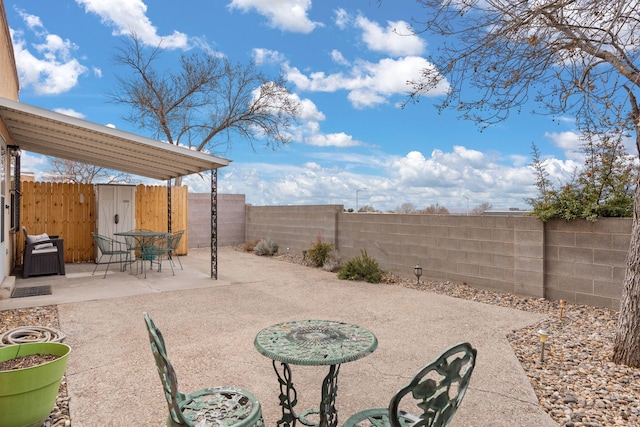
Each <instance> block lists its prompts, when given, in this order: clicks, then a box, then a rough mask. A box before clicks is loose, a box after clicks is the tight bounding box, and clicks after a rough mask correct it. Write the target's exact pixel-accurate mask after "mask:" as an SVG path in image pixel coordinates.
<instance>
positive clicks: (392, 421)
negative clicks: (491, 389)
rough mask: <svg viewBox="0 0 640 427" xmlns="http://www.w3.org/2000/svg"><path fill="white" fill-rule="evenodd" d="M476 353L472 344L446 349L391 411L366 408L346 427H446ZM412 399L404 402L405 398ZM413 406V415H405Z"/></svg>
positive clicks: (404, 391)
mask: <svg viewBox="0 0 640 427" xmlns="http://www.w3.org/2000/svg"><path fill="white" fill-rule="evenodd" d="M476 355H477V350H476V349H474V348H472V347H471V345H470V344H469V343H460V344H456V345H454V346H452V347H449V348H448V349H446V350H445V351H444V352H443V353H442V354H441V355H440V356H439V357H438V358H437V359H436V360H435V361H433V362H431V363H430V364H428V365H426V366H425V367H423V368H422V369H420V370H419V371H418V373H417V374H416V375H415V377H414V378H413V380H411V382H409V384H407V385H406V386H404V387H403V388H401V389H400V390H399V391H398V392H397V393H396V394H395V395H394V396H393V397H392V398H391V402H390V403H389V407H388V408H379V409H367V410H364V411H361V412H358V413H357V414H354V415H352V416H351V417H349V419H347V421H346V422H345V423H344V425H343V427H356V426H357V427H367V426H375V427H386V426H390V427H410V426H420V427H445V426H448V425H449V422H451V418H452V417H453V415H454V414H455V412H456V411H457V409H458V406H460V403H461V402H462V398H463V397H464V394H465V392H466V390H467V387H468V386H469V380H470V378H471V374H472V372H473V368H474V367H475V363H476ZM409 396H411V397H413V401H411V399H404V398H405V397H409ZM407 401H409V403H413V407H415V408H416V410H417V411H416V412H418V411H419V415H414V414H412V413H410V412H406V411H405V410H404V409H405V408H406V407H407Z"/></svg>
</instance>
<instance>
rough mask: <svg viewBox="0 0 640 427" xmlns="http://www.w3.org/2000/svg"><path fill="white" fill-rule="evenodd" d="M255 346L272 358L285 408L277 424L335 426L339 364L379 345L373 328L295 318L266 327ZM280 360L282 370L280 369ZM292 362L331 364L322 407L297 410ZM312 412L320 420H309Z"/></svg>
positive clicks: (323, 388)
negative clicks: (299, 411)
mask: <svg viewBox="0 0 640 427" xmlns="http://www.w3.org/2000/svg"><path fill="white" fill-rule="evenodd" d="M254 345H255V347H256V349H257V350H258V351H259V352H260V354H262V355H264V356H266V357H268V358H270V359H271V360H272V361H273V369H274V370H275V372H276V375H277V376H278V382H279V383H280V405H281V407H282V418H281V419H280V420H279V421H278V426H280V425H284V426H285V427H293V426H295V425H296V421H300V422H301V423H302V424H304V425H309V426H311V425H319V426H320V427H329V426H331V427H335V426H336V425H337V424H338V416H337V412H336V408H335V401H336V396H337V392H338V373H339V371H340V365H341V364H342V363H346V362H352V361H354V360H358V359H361V358H363V357H365V356H367V355H369V354H371V353H372V352H373V351H374V350H375V349H376V347H377V346H378V340H377V338H376V336H375V335H374V334H373V333H372V332H371V331H369V330H367V329H365V328H363V327H361V326H357V325H352V324H349V323H344V322H336V321H331V320H296V321H291V322H285V323H279V324H277V325H273V326H269V327H267V328H264V329H263V330H261V331H260V332H258V335H256V338H255V341H254ZM278 362H280V368H281V369H282V372H280V370H279V369H278ZM289 365H304V366H329V373H328V374H327V376H326V377H325V379H324V381H323V382H322V396H321V400H320V408H319V409H311V410H307V411H305V412H302V413H296V412H295V408H294V406H295V405H296V403H297V391H296V389H295V388H294V386H293V381H292V377H291V368H290V366H289ZM312 414H318V415H319V422H318V423H315V422H312V421H310V420H309V419H308V416H309V415H312Z"/></svg>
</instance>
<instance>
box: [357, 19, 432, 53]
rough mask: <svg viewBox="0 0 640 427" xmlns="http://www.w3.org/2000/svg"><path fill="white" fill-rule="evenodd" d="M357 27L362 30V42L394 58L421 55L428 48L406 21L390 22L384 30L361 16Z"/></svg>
mask: <svg viewBox="0 0 640 427" xmlns="http://www.w3.org/2000/svg"><path fill="white" fill-rule="evenodd" d="M356 26H357V27H358V28H360V29H361V30H362V40H363V41H364V42H365V43H366V45H367V47H368V48H369V49H371V50H372V51H374V52H382V53H386V54H389V55H393V56H406V55H421V54H422V53H424V50H425V48H426V43H425V41H424V40H422V39H421V38H420V37H418V36H417V35H415V34H414V33H413V32H412V30H411V29H410V25H409V24H408V23H406V22H405V21H388V22H387V27H386V28H382V27H381V26H380V25H379V24H378V23H376V22H373V21H369V20H368V19H367V18H365V17H363V16H359V17H358V18H357V19H356Z"/></svg>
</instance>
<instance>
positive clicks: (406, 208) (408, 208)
mask: <svg viewBox="0 0 640 427" xmlns="http://www.w3.org/2000/svg"><path fill="white" fill-rule="evenodd" d="M415 211H416V207H415V206H413V204H412V203H403V204H401V205H400V206H398V207H397V208H396V212H398V213H403V214H409V213H414V212H415Z"/></svg>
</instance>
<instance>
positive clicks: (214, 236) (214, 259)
mask: <svg viewBox="0 0 640 427" xmlns="http://www.w3.org/2000/svg"><path fill="white" fill-rule="evenodd" d="M211 278H213V279H216V280H217V279H218V169H211Z"/></svg>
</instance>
